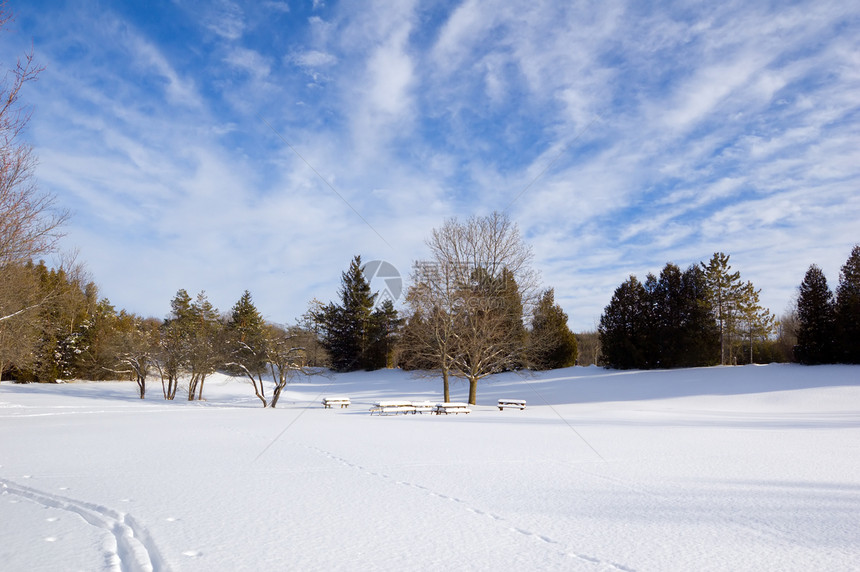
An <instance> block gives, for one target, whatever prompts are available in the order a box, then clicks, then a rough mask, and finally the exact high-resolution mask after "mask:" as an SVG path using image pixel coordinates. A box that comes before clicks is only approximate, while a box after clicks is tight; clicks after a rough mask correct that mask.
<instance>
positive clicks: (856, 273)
mask: <svg viewBox="0 0 860 572" xmlns="http://www.w3.org/2000/svg"><path fill="white" fill-rule="evenodd" d="M836 326H837V328H836V334H837V339H838V343H837V351H838V355H837V356H836V357H837V360H838V361H840V362H844V363H860V245H855V246H854V248H853V250H852V251H851V256H850V257H849V258H848V260H847V261H846V262H845V265H844V266H842V270H841V272H840V273H839V286H838V287H837V288H836Z"/></svg>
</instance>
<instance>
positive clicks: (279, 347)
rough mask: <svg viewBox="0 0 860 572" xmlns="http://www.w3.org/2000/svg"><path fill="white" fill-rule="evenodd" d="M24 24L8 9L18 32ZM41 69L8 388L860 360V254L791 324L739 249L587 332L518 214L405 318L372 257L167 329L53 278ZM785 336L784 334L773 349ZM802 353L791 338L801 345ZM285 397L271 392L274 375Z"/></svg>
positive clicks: (7, 196) (10, 112) (7, 324)
mask: <svg viewBox="0 0 860 572" xmlns="http://www.w3.org/2000/svg"><path fill="white" fill-rule="evenodd" d="M7 18H8V13H7V12H5V10H3V9H2V8H0V29H2V26H3V24H4V23H5V22H6V21H7ZM39 71H40V69H39V68H38V67H37V66H35V65H34V64H33V61H32V55H31V54H30V55H27V56H26V57H25V58H23V59H22V61H20V62H19V64H18V66H17V67H16V68H15V69H14V70H12V73H11V74H10V75H8V76H6V79H5V80H3V81H0V379H16V380H18V381H55V380H57V379H64V378H84V379H92V380H99V379H108V378H112V379H116V378H118V377H128V378H130V379H134V380H136V382H137V385H138V388H139V393H140V396H141V398H143V397H144V396H145V393H146V389H147V387H146V384H147V380H148V379H149V378H150V377H153V378H157V379H160V381H161V389H162V394H163V396H164V398H165V399H169V400H172V399H175V397H176V395H177V393H178V391H179V389H180V388H182V389H183V391H184V392H186V395H185V396H186V398H187V399H189V400H193V399H202V398H203V391H204V389H203V388H204V384H205V381H206V379H207V377H208V376H209V375H211V374H212V373H213V372H215V371H218V370H224V371H229V372H231V373H234V374H237V375H243V376H245V377H246V378H247V379H248V381H249V382H250V383H251V385H252V386H253V388H254V393H255V395H256V396H257V397H258V398H259V399H260V401H261V402H262V404H263V406H275V405H276V404H277V402H278V399H279V397H280V395H281V392H282V390H283V389H284V387H285V386H286V384H287V383H288V382H289V380H290V379H291V378H292V376H294V375H295V374H297V373H304V374H309V373H314V372H317V371H320V369H321V368H331V369H333V370H335V371H352V370H356V369H368V370H372V369H378V368H383V367H392V366H398V367H402V368H405V369H411V370H426V371H428V372H432V374H433V375H437V374H438V375H439V376H440V377H441V379H442V394H443V398H444V399H445V400H446V401H447V400H449V397H450V379H451V378H452V377H453V378H460V379H463V380H465V381H466V382H467V383H468V385H469V402H470V403H473V404H474V403H475V401H476V396H477V387H478V383H479V382H480V381H481V380H482V379H484V378H486V377H487V376H489V375H491V374H494V373H498V372H502V371H510V370H519V369H524V368H530V369H551V368H558V367H565V366H569V365H574V364H575V363H577V358H578V356H579V355H580V346H581V349H582V352H581V353H582V356H583V361H584V362H586V363H595V362H599V363H601V364H603V365H605V366H607V367H616V368H670V367H686V366H698V365H713V364H734V363H747V362H749V363H752V362H753V361H774V360H776V361H780V360H784V359H797V360H798V361H801V362H802V363H828V362H831V361H845V362H851V363H857V359H858V358H857V354H858V350H857V343H858V342H857V341H858V339H860V338H858V328H860V326H858V323H860V318H858V307H860V302H858V299H860V294H858V292H860V285H858V284H860V261H858V258H860V252H858V249H857V248H855V250H854V252H853V253H852V256H851V258H850V259H849V261H848V263H846V265H845V266H844V267H843V269H842V275H841V277H840V284H839V288H838V289H837V293H836V296H835V298H834V296H833V294H832V293H831V292H830V291H829V289H828V288H827V285H826V280H824V276H823V274H822V273H821V271H820V269H818V268H817V267H816V266H814V265H813V266H812V267H810V269H809V272H808V273H807V276H806V278H805V279H804V281H803V284H801V287H800V295H799V298H798V303H797V310H796V312H792V313H790V314H789V315H787V316H784V317H783V319H782V320H780V321H779V322H777V321H776V320H775V318H774V316H772V315H771V314H770V312H769V311H768V310H767V309H765V308H762V307H761V305H760V302H759V295H760V290H757V289H756V288H755V287H754V286H753V284H752V283H751V282H749V281H746V282H744V281H743V280H741V278H740V273H739V272H737V271H735V272H732V270H731V266H730V265H729V256H728V255H726V254H723V253H719V252H718V253H715V254H714V256H713V257H712V258H711V260H710V261H708V262H707V263H704V262H702V263H699V264H695V265H692V266H690V267H689V268H687V269H686V270H684V271H682V270H681V269H680V268H679V267H678V266H676V265H674V264H671V263H669V264H667V265H666V266H665V267H664V268H663V270H662V271H661V272H660V274H659V276H654V275H653V274H649V275H648V276H647V277H646V279H645V281H644V282H640V281H639V280H638V279H637V278H636V277H635V276H630V277H629V279H628V280H626V281H625V282H624V283H622V284H621V285H620V286H619V287H618V288H617V289H616V290H615V292H614V294H613V296H612V298H611V300H610V303H609V305H608V306H607V307H606V308H605V310H604V313H603V315H602V316H601V319H600V326H599V328H598V331H597V332H586V333H582V334H580V335H579V336H575V335H574V334H573V333H572V332H571V331H570V329H569V328H568V326H567V318H568V317H567V315H566V314H565V312H564V311H563V309H562V308H561V307H560V306H559V305H558V304H557V303H556V302H555V292H554V290H553V289H552V288H548V289H541V288H540V287H539V281H538V279H537V274H536V272H535V271H534V269H533V267H532V263H533V254H532V251H531V248H530V247H529V246H528V245H526V244H525V243H524V242H523V240H522V238H521V236H520V233H519V229H518V228H517V225H516V224H514V223H513V222H512V221H511V220H510V219H509V218H508V217H507V215H504V214H502V213H498V212H496V213H492V214H491V215H488V216H481V217H479V216H473V217H471V218H469V219H468V220H465V221H459V220H457V219H450V220H448V221H446V222H445V223H444V224H443V225H442V226H440V227H439V228H436V229H433V230H432V232H431V234H430V236H429V237H428V238H427V240H426V244H427V246H428V248H429V251H430V256H429V257H428V259H426V260H419V261H416V262H415V263H414V267H413V272H412V275H411V283H410V286H409V288H408V290H407V293H406V297H405V303H404V306H403V308H402V315H401V313H400V312H398V310H397V309H396V308H395V307H394V305H393V303H392V302H391V301H390V300H386V301H384V302H383V301H379V300H378V299H377V297H378V295H377V294H375V293H373V292H371V289H370V285H369V283H368V280H367V278H366V276H365V275H364V270H363V266H362V264H361V258H360V256H356V257H355V258H354V259H353V260H352V262H351V263H350V265H349V267H348V268H347V270H346V271H344V272H343V273H342V275H341V289H340V291H339V292H338V300H336V301H331V302H328V303H322V302H319V301H316V300H314V301H312V303H311V305H310V306H311V307H310V308H309V310H308V312H307V314H306V315H305V316H303V317H302V318H301V319H300V320H299V321H298V322H297V323H296V324H293V325H279V324H273V323H268V322H265V321H264V320H263V319H262V318H261V314H260V313H259V311H258V310H257V308H256V307H255V305H254V303H253V300H252V297H251V294H250V293H249V292H247V291H246V292H245V293H244V294H243V295H242V296H241V297H240V299H239V300H238V301H237V302H236V304H235V305H234V306H233V308H232V309H231V311H230V312H227V313H223V314H222V313H219V312H218V310H217V309H215V308H214V307H213V306H212V304H211V303H210V302H209V301H208V299H207V297H206V295H205V292H201V293H199V294H198V295H197V297H196V298H195V299H192V298H191V297H190V296H189V295H188V293H187V292H186V291H185V290H179V291H178V292H177V293H176V295H175V297H174V298H173V300H171V302H170V312H169V314H168V315H167V317H166V318H164V319H163V320H162V319H157V318H143V317H140V316H137V315H134V314H131V313H128V312H126V311H124V310H119V311H117V310H116V309H115V308H114V307H113V306H112V305H111V303H110V301H109V300H108V299H106V298H99V294H98V288H97V287H96V286H95V284H94V282H92V281H91V280H89V279H88V277H87V276H86V273H85V272H84V271H83V270H82V268H81V266H80V265H78V264H76V263H75V262H74V260H66V261H63V262H61V263H60V264H59V265H58V267H57V268H48V267H47V266H46V264H45V263H44V262H38V263H36V262H34V261H35V260H36V259H38V258H39V257H40V256H42V255H45V254H47V253H51V252H54V251H55V249H56V245H57V241H58V240H59V238H60V237H61V236H62V233H61V231H60V229H61V227H62V225H63V223H64V222H65V221H66V219H67V217H68V214H67V213H66V212H64V211H61V210H57V209H55V208H54V204H53V197H52V196H50V195H46V194H43V193H40V192H39V191H38V189H37V187H36V185H35V183H34V181H33V169H34V165H35V159H34V156H33V153H32V149H31V148H30V147H29V146H28V145H27V144H26V143H25V142H23V141H22V140H21V139H20V134H21V133H22V131H23V130H24V128H25V126H26V124H27V120H28V118H29V113H28V110H27V109H26V108H24V107H22V106H21V105H20V104H19V102H18V96H19V92H20V90H21V88H22V86H23V85H24V84H26V83H27V82H29V81H31V80H33V79H35V77H36V76H37V75H38V73H39ZM774 333H776V335H777V340H774V339H773V335H774ZM795 335H796V342H794V341H792V343H791V344H790V345H789V347H788V350H786V349H785V346H786V342H785V340H788V339H793V337H794V336H795ZM268 377H271V379H272V381H273V383H274V389H273V390H272V394H271V395H267V394H266V390H265V385H264V378H268Z"/></svg>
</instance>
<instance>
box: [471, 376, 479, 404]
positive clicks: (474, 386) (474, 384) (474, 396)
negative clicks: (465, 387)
mask: <svg viewBox="0 0 860 572" xmlns="http://www.w3.org/2000/svg"><path fill="white" fill-rule="evenodd" d="M477 400H478V378H477V377H470V378H469V405H477V403H476V401H477Z"/></svg>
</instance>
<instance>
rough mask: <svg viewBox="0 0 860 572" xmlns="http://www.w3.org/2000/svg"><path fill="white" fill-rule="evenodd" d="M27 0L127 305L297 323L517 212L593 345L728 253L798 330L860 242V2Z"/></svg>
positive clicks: (1, 40)
mask: <svg viewBox="0 0 860 572" xmlns="http://www.w3.org/2000/svg"><path fill="white" fill-rule="evenodd" d="M10 8H11V9H12V10H13V11H14V12H15V13H16V14H17V19H16V21H15V22H14V23H13V24H12V25H11V26H9V27H8V30H7V33H5V34H3V35H2V36H0V60H2V62H3V63H4V64H6V65H7V66H8V65H9V64H10V63H12V62H13V61H14V58H15V57H16V56H17V55H18V54H20V53H22V52H23V51H24V50H26V49H28V48H29V46H31V45H32V46H33V48H34V51H35V53H36V57H37V59H38V61H39V62H40V63H41V64H42V65H44V66H46V70H45V72H44V73H43V74H42V76H41V77H40V79H39V81H38V82H37V83H35V84H32V85H30V86H28V87H27V90H26V93H24V96H23V97H24V98H25V99H26V101H27V102H29V103H30V104H32V105H33V118H32V121H31V124H30V128H29V131H28V134H27V136H28V138H29V140H30V142H31V143H32V144H33V146H34V147H35V150H36V153H37V155H38V156H39V161H40V162H39V166H38V169H37V177H38V182H39V185H40V187H41V188H42V189H43V190H45V191H48V192H51V193H54V194H55V195H56V196H57V199H58V202H59V203H60V204H61V205H63V206H66V207H68V208H69V209H71V210H72V213H73V218H72V220H71V222H70V224H69V225H68V227H67V236H66V238H65V239H64V242H63V247H64V248H65V249H67V250H72V249H77V250H78V251H79V259H80V260H82V261H83V262H85V263H86V265H87V267H88V269H89V270H90V272H91V274H92V276H93V278H94V279H95V281H96V282H97V283H98V284H99V286H100V290H101V294H102V295H103V296H106V297H108V298H109V299H110V300H111V302H113V303H114V305H115V306H117V307H118V308H125V309H127V310H129V311H133V312H137V313H140V314H144V315H154V316H158V317H163V316H164V315H166V313H167V312H168V310H169V301H170V299H171V298H172V297H173V295H174V294H175V292H176V291H177V290H178V289H179V288H185V289H186V290H188V292H189V293H191V294H192V295H194V294H196V293H197V292H198V291H200V290H205V291H206V292H207V294H208V296H209V299H210V300H211V301H212V302H213V304H215V305H216V306H217V307H218V308H220V309H221V310H228V309H229V308H230V307H231V306H232V305H233V303H235V301H236V300H238V298H239V297H240V295H241V294H242V292H243V291H244V290H245V289H248V290H250V291H251V293H252V295H253V296H254V299H255V301H256V303H257V306H258V307H259V308H260V310H261V311H262V312H263V314H264V315H265V316H266V317H267V318H268V319H270V320H273V321H276V322H291V321H293V320H294V319H295V318H296V317H297V316H299V315H301V314H302V313H303V312H304V311H305V310H306V308H307V305H308V302H309V301H310V300H311V299H312V298H314V297H317V298H319V299H321V300H323V301H328V300H330V299H333V298H335V296H336V292H337V289H338V286H339V282H340V273H341V271H343V270H345V269H346V267H347V266H348V264H349V262H350V260H351V258H352V256H353V255H354V254H361V255H362V258H363V259H364V260H365V261H369V260H374V259H380V260H386V261H389V262H391V263H392V264H394V265H395V266H396V267H397V268H399V269H400V270H401V271H402V272H403V273H404V274H407V273H408V272H409V269H410V267H411V264H412V261H413V260H415V259H420V258H423V257H425V256H426V253H427V251H426V248H425V246H424V239H425V238H426V237H427V236H428V235H429V234H430V231H431V230H432V229H433V228H434V227H438V226H441V225H442V224H443V222H444V221H445V220H446V219H448V218H450V217H455V216H456V217H458V218H460V219H465V218H468V217H469V216H471V215H473V214H478V215H483V214H489V213H491V212H492V211H493V210H506V211H507V212H508V214H509V215H510V217H511V218H512V219H513V220H514V221H515V222H517V224H518V225H519V227H520V230H521V232H522V234H523V236H524V237H525V239H526V241H527V242H528V243H529V244H531V246H532V247H533V249H534V254H535V267H536V269H537V270H538V271H539V272H540V273H541V276H542V279H543V283H544V285H546V286H552V287H554V288H555V289H556V300H557V301H558V302H559V303H560V304H561V305H562V307H563V308H564V309H565V311H566V312H567V313H568V314H569V316H570V323H571V326H572V327H573V328H574V329H575V330H576V331H581V330H586V329H593V328H595V327H596V324H597V321H598V319H599V316H600V314H601V312H602V310H603V307H604V306H605V305H606V304H607V303H608V302H609V299H610V297H611V295H612V292H613V290H614V289H615V288H616V287H617V286H618V285H619V284H620V283H621V282H622V281H623V280H625V279H626V277H627V276H628V275H630V274H636V275H637V276H639V278H640V279H644V277H645V274H646V273H647V272H649V271H651V272H654V273H657V272H659V270H660V269H661V268H662V267H663V265H664V264H665V263H666V262H668V261H672V262H675V263H677V264H678V265H679V266H681V267H682V268H683V267H686V266H688V265H689V264H691V263H695V262H698V261H701V260H707V259H709V258H710V256H711V255H712V254H713V253H714V252H716V251H722V252H726V253H728V254H730V255H731V257H732V258H731V261H732V264H733V267H734V269H736V270H740V271H741V275H742V277H743V278H744V279H746V280H752V281H753V283H754V284H755V285H756V286H757V287H759V288H761V289H762V301H763V303H764V304H765V305H766V306H768V307H770V308H771V310H772V311H774V312H775V313H777V314H780V313H782V312H783V311H784V310H785V308H786V307H787V306H788V304H789V303H790V301H791V299H792V297H793V296H794V295H795V292H796V288H797V286H798V285H799V284H800V282H801V280H802V279H803V275H804V273H805V271H806V269H807V268H808V266H809V265H810V264H811V263H816V264H818V265H819V266H821V267H822V268H823V269H824V271H825V273H826V274H827V277H828V279H829V281H830V283H831V286H832V287H835V285H836V281H837V279H838V272H839V268H840V266H841V265H842V264H843V263H844V261H845V260H846V259H847V258H848V255H849V254H850V251H851V247H852V246H853V245H854V244H855V243H857V242H860V222H858V221H860V145H858V142H860V6H858V5H855V4H853V3H851V2H844V1H840V2H827V1H821V0H817V1H813V2H748V1H743V2H731V1H728V2H719V3H703V4H697V3H686V2H683V3H681V2H679V3H673V2H612V1H607V2H569V1H565V2H543V1H540V0H527V1H522V2H520V1H513V0H500V1H492V0H487V1H470V0H466V1H464V2H443V1H429V2H410V1H405V0H391V1H377V2H331V1H325V2H322V1H313V2H298V1H270V2H265V1H264V2H247V3H245V2H232V1H212V2H204V1H196V0H191V1H186V0H176V1H173V2H167V1H154V2H147V3H143V2H140V3H139V2H108V1H103V2H97V1H76V2H54V1H42V0H28V1H27V2H13V3H12V4H11V6H10ZM270 126H271V128H270ZM276 132H277V133H276ZM287 143H288V144H289V145H288V144H287ZM291 147H292V149H291ZM293 149H295V151H294V150H293ZM296 152H298V153H299V154H300V155H301V157H302V158H303V159H302V158H300V157H299V156H298V155H297V153H296ZM309 165H310V166H309ZM311 166H312V168H311ZM314 170H316V171H317V172H318V173H319V175H321V176H322V178H324V179H325V182H324V181H323V180H322V179H321V178H320V177H319V176H318V175H317V174H316V173H315V172H314ZM329 185H331V187H333V189H335V190H336V192H335V190H333V189H332V188H331V187H329ZM338 194H339V195H341V196H342V198H341V197H340V196H338ZM375 286H377V285H376V284H375Z"/></svg>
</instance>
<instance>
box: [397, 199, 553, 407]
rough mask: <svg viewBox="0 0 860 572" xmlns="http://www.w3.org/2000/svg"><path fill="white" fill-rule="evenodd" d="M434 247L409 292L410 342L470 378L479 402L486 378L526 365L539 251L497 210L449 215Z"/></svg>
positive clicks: (443, 365)
mask: <svg viewBox="0 0 860 572" xmlns="http://www.w3.org/2000/svg"><path fill="white" fill-rule="evenodd" d="M427 246H428V247H429V248H430V252H431V258H430V260H429V261H427V262H425V263H420V264H419V265H417V267H416V268H417V269H418V270H417V272H416V275H415V277H414V278H415V283H414V285H413V286H412V287H411V288H410V292H409V294H408V297H407V302H408V303H409V305H410V308H411V310H412V316H411V317H410V318H411V319H412V320H413V322H414V323H415V326H416V327H414V328H413V329H412V331H410V332H408V333H407V334H405V337H406V338H408V339H405V340H404V342H405V343H406V344H408V347H407V351H415V352H417V354H418V355H423V356H425V358H432V360H433V362H434V364H435V368H436V369H438V370H441V371H442V374H443V380H445V379H446V378H447V374H446V372H449V371H450V373H451V374H453V375H455V376H457V377H462V378H465V379H466V380H468V382H469V403H471V404H475V402H476V399H477V385H478V382H479V381H480V380H481V379H483V378H485V377H486V376H488V375H490V374H493V373H496V372H499V371H504V370H506V369H512V368H515V367H517V366H518V365H519V357H520V356H521V354H522V351H523V343H524V326H523V308H524V307H525V308H529V307H531V305H533V303H534V299H535V295H536V293H537V285H538V280H537V275H536V273H535V272H534V270H533V269H532V267H531V262H532V252H531V249H530V248H529V247H528V246H526V245H525V244H524V243H523V241H522V239H521V238H520V234H519V229H518V228H517V226H516V225H515V224H514V223H513V222H511V220H510V219H509V218H508V217H507V216H506V215H504V214H502V213H498V212H496V213H493V214H492V215H489V216H485V217H472V218H470V219H469V220H468V221H466V222H465V223H460V222H458V221H457V220H456V219H452V220H449V221H447V222H446V223H445V224H444V225H443V226H442V227H441V228H439V229H434V230H433V233H432V235H431V236H430V238H429V239H428V241H427ZM419 326H420V327H419ZM407 330H409V328H407ZM446 393H447V392H446ZM446 400H447V395H446Z"/></svg>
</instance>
